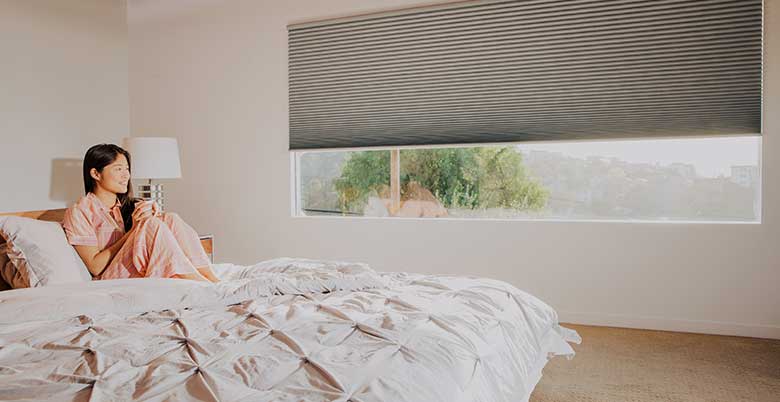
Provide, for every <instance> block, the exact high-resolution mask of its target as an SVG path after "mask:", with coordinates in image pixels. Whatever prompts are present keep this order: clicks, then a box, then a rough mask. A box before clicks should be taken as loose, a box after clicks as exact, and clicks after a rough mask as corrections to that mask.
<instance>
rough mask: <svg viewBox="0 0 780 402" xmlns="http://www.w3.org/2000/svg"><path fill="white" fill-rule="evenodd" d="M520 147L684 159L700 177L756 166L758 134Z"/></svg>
mask: <svg viewBox="0 0 780 402" xmlns="http://www.w3.org/2000/svg"><path fill="white" fill-rule="evenodd" d="M518 148H520V149H521V150H522V151H524V152H525V151H530V150H539V151H549V152H560V153H562V154H564V155H567V156H571V157H575V158H587V157H588V156H599V157H607V158H610V157H615V158H618V159H621V160H623V161H626V162H633V163H651V164H656V163H658V164H660V165H669V164H671V163H688V164H691V165H694V166H695V167H696V173H697V174H698V175H699V176H704V177H718V176H720V175H723V176H730V175H731V166H734V165H753V166H758V164H759V158H760V154H761V152H760V151H761V137H723V138H693V139H687V138H686V139H652V140H618V141H579V142H566V143H561V142H558V143H526V144H521V145H518Z"/></svg>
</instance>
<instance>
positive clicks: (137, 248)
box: [62, 193, 209, 279]
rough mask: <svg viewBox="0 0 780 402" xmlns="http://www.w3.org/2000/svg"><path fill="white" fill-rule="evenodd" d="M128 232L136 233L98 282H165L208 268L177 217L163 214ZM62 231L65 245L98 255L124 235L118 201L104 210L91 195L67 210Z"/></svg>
mask: <svg viewBox="0 0 780 402" xmlns="http://www.w3.org/2000/svg"><path fill="white" fill-rule="evenodd" d="M134 226H137V227H135V230H134V231H133V233H132V234H131V235H130V236H129V237H128V238H127V239H126V240H125V243H124V244H123V245H122V247H121V248H120V250H119V251H118V252H117V253H116V255H114V258H113V259H112V260H111V261H110V262H109V264H108V266H106V268H105V269H104V270H103V272H102V273H101V274H100V279H121V278H141V277H155V278H170V277H173V276H174V275H177V274H190V273H193V272H196V269H197V268H196V267H204V266H208V265H209V259H208V256H206V253H205V251H204V250H203V247H202V246H201V245H200V240H199V239H198V234H197V232H195V230H194V229H192V227H190V226H189V225H187V224H186V223H185V222H184V221H183V220H182V219H181V218H180V217H179V216H178V215H176V214H173V213H165V214H163V216H162V217H160V218H158V217H153V218H149V219H146V220H144V221H142V222H140V223H136V224H134ZM62 227H63V229H64V230H65V236H66V237H67V238H68V242H69V243H70V244H72V245H74V246H95V247H97V248H98V249H100V250H104V249H105V248H106V247H109V246H110V245H112V244H114V243H115V242H116V241H117V240H119V239H120V238H122V236H123V235H124V234H125V229H124V227H125V226H124V221H123V220H122V214H121V211H120V204H119V201H118V200H117V203H116V204H114V205H113V206H112V207H111V208H107V207H106V206H105V205H104V204H103V202H101V201H100V199H98V197H97V196H96V195H95V194H93V193H88V194H87V195H85V196H83V197H81V198H80V199H79V200H78V201H77V202H76V203H75V204H74V205H72V206H71V207H70V208H68V210H67V211H66V212H65V218H64V219H63V222H62Z"/></svg>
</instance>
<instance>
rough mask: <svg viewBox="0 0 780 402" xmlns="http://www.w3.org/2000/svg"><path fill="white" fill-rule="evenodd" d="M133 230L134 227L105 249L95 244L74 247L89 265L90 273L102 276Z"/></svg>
mask: <svg viewBox="0 0 780 402" xmlns="http://www.w3.org/2000/svg"><path fill="white" fill-rule="evenodd" d="M132 232H133V229H130V231H129V232H127V233H125V234H124V235H123V236H122V237H121V238H120V239H119V240H117V241H115V242H114V244H112V245H110V246H108V247H106V248H104V249H103V250H100V249H99V248H97V247H95V246H73V248H75V249H76V252H77V253H78V254H79V257H81V260H82V261H84V265H86V266H87V269H88V270H89V273H91V274H92V276H100V274H102V273H103V270H105V269H106V267H107V266H108V264H109V263H111V260H113V259H114V256H116V253H118V252H119V249H121V248H122V246H123V245H124V244H125V241H127V238H128V237H129V236H130V234H131V233H132Z"/></svg>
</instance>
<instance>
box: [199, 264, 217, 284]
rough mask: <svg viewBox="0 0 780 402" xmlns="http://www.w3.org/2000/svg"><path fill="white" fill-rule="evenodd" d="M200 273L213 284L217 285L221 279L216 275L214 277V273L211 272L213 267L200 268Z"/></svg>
mask: <svg viewBox="0 0 780 402" xmlns="http://www.w3.org/2000/svg"><path fill="white" fill-rule="evenodd" d="M198 272H200V274H201V275H203V277H205V278H206V279H208V280H210V281H211V282H214V283H217V282H219V278H217V276H216V275H214V271H212V270H211V267H209V266H205V267H201V268H198Z"/></svg>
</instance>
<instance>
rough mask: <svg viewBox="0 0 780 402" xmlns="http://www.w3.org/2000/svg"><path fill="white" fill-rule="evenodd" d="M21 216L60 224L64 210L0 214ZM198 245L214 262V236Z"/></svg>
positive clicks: (206, 237)
mask: <svg viewBox="0 0 780 402" xmlns="http://www.w3.org/2000/svg"><path fill="white" fill-rule="evenodd" d="M10 215H13V216H21V217H24V218H31V219H38V220H41V221H48V222H58V223H59V222H62V219H63V218H65V209H64V208H61V209H45V210H41V211H21V212H0V216H10ZM200 244H201V245H202V246H203V250H205V251H206V255H208V256H209V260H211V262H214V236H212V235H201V236H200Z"/></svg>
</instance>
